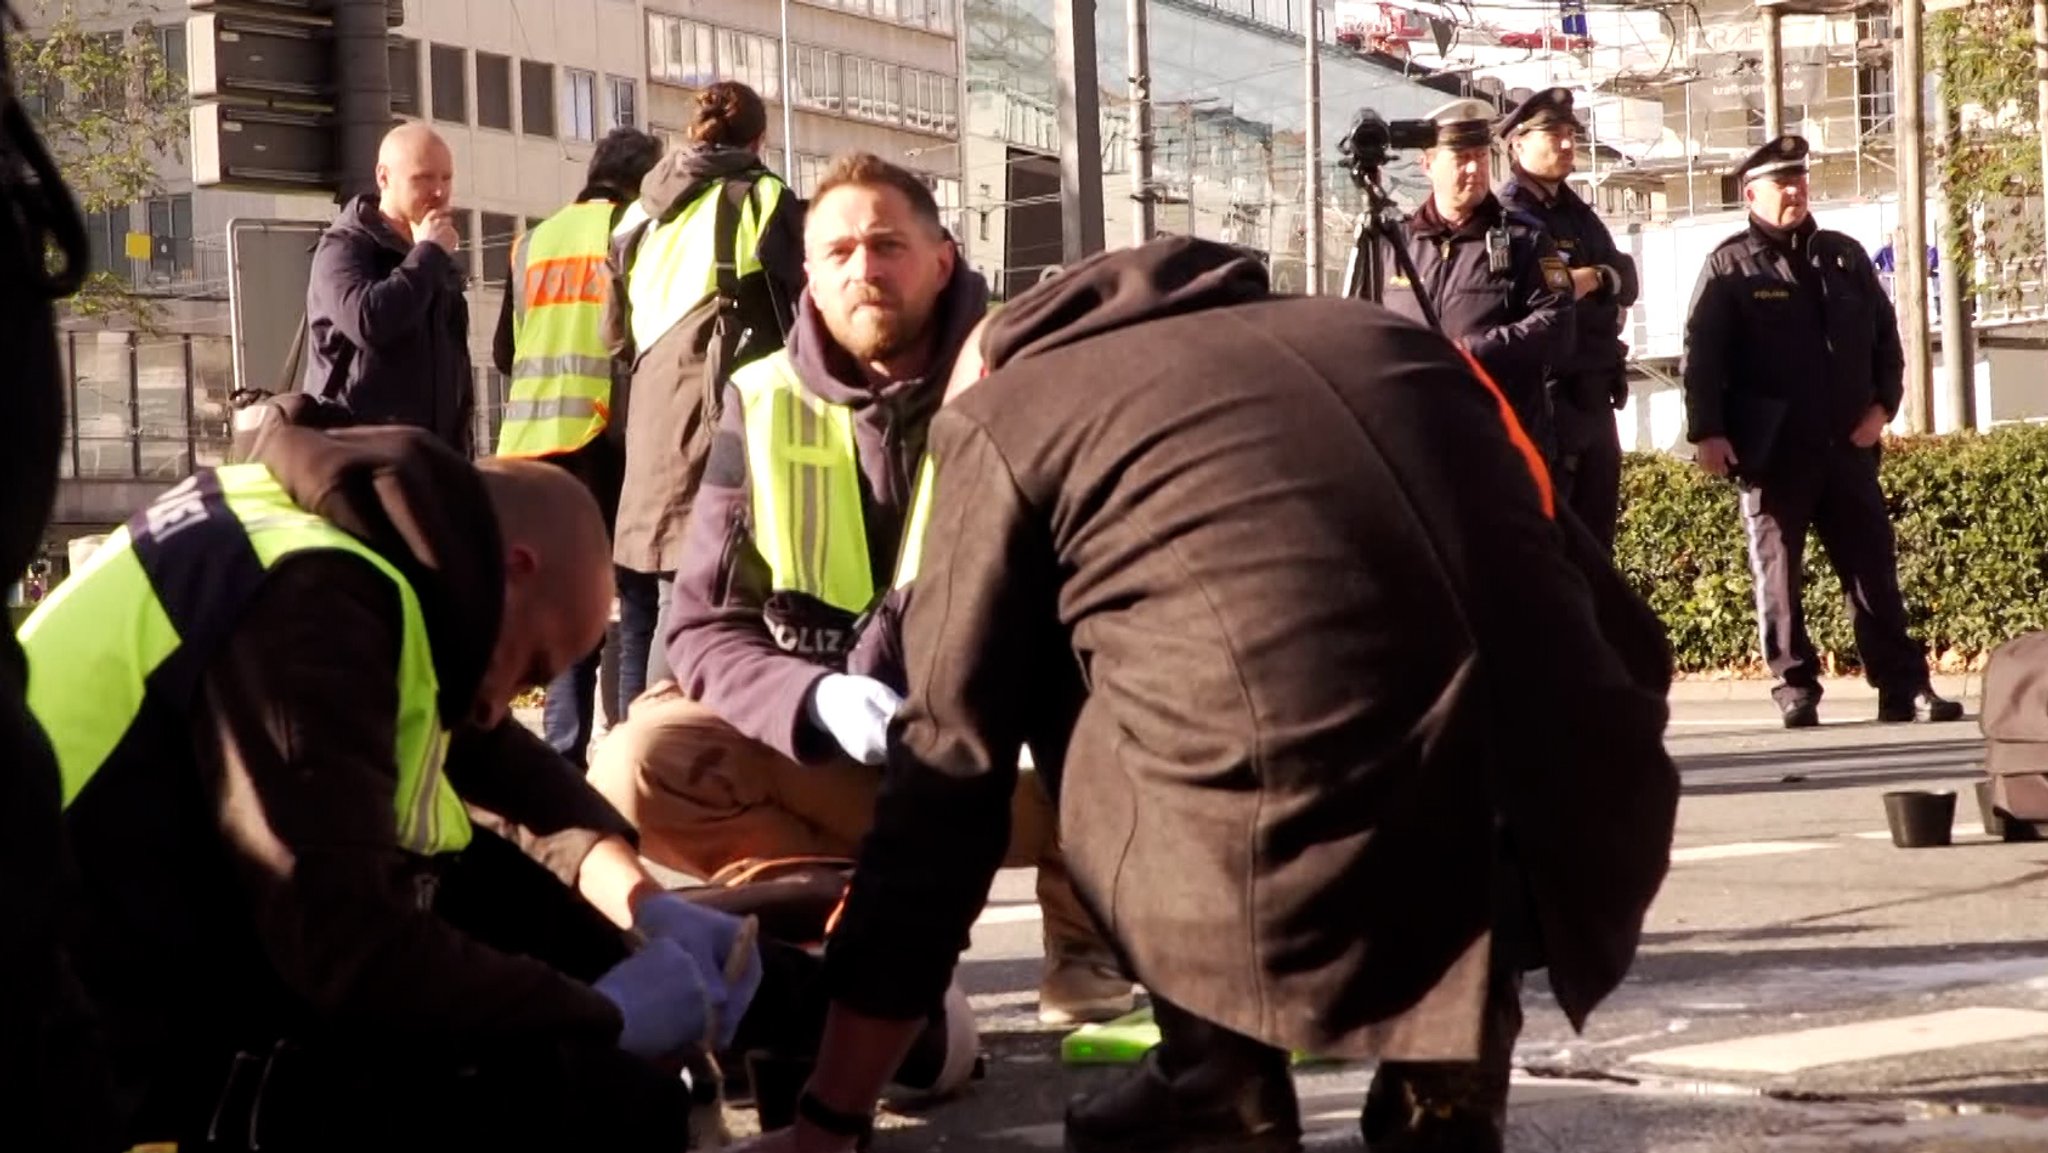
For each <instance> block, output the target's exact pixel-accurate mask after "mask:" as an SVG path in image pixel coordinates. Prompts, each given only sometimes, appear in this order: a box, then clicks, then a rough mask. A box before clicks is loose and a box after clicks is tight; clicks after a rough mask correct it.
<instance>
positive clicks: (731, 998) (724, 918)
mask: <svg viewBox="0 0 2048 1153" xmlns="http://www.w3.org/2000/svg"><path fill="white" fill-rule="evenodd" d="M741 924H742V922H741V920H740V918H738V917H735V916H733V915H732V914H730V913H721V912H719V911H718V910H717V909H713V908H711V907H709V906H706V905H699V904H697V903H696V902H694V901H690V900H686V899H685V898H683V897H681V896H678V895H677V894H675V893H656V894H654V895H653V896H651V897H648V898H646V899H645V900H643V901H641V902H640V905H639V907H638V908H636V909H634V910H633V927H634V928H635V929H638V930H640V932H642V933H644V934H646V935H647V937H648V939H649V940H653V941H666V942H669V943H672V944H674V945H677V946H679V947H680V948H681V949H682V950H683V951H684V952H686V953H688V954H689V955H690V956H691V957H692V958H694V959H695V960H696V962H697V968H698V971H699V972H701V973H703V974H704V979H705V981H706V982H707V983H711V984H715V985H717V986H718V990H719V994H720V997H721V1000H722V1005H721V1007H720V1009H719V1014H718V1035H717V1037H716V1038H714V1040H715V1041H716V1042H717V1045H718V1048H720V1049H724V1048H726V1047H728V1046H730V1045H731V1044H732V1038H733V1034H734V1032H736V1031H737V1030H738V1029H739V1025H740V1018H742V1017H744V1016H746V1015H747V1006H749V1005H751V1004H753V1002H754V994H755V993H756V992H758V991H759V990H760V988H761V951H760V949H759V948H757V947H756V946H755V945H754V943H753V941H752V940H748V941H745V942H741V941H740V940H739V936H740V926H741ZM736 948H737V949H739V950H740V951H741V956H740V957H738V958H737V959H735V958H734V957H733V953H734V951H735V949H736ZM735 972H737V973H738V974H739V976H738V978H737V979H736V980H733V981H730V982H728V981H727V980H726V975H727V974H729V973H735Z"/></svg>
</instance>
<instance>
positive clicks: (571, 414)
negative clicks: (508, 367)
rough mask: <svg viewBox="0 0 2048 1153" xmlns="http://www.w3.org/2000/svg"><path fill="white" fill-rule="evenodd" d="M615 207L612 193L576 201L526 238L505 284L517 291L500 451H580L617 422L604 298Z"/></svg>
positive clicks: (531, 454)
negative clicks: (613, 418) (609, 197)
mask: <svg viewBox="0 0 2048 1153" xmlns="http://www.w3.org/2000/svg"><path fill="white" fill-rule="evenodd" d="M612 209H613V205H612V203H611V202H610V201H606V200H592V201H587V202H585V203H582V204H571V205H570V206H568V207H567V208H564V209H562V210H561V211H560V212H557V213H555V214H554V215H553V216H550V217H548V218H547V219H546V220H544V221H542V222H541V223H540V226H539V227H538V228H535V229H534V230H533V232H532V233H530V234H528V235H527V236H525V237H522V238H521V241H520V243H519V245H518V247H517V251H516V253H515V255H514V258H513V261H512V277H511V279H510V280H509V281H507V282H506V285H505V291H507V292H512V293H517V296H516V297H515V299H514V305H513V337H512V347H513V354H512V390H511V395H510V398H509V399H508V400H507V401H506V403H505V422H504V424H503V426H502V427H501V428H500V429H499V432H498V455H499V456H524V457H535V456H552V455H556V454H559V453H567V452H574V451H575V450H577V449H579V448H582V447H583V446H584V445H586V444H589V443H590V442H591V441H593V440H595V439H597V436H598V434H599V433H601V432H603V431H604V428H605V425H606V424H608V423H610V421H611V403H612V358H611V353H610V352H609V351H608V350H607V349H606V348H605V343H604V307H605V299H606V297H607V296H609V295H610V284H611V277H610V274H609V273H608V272H607V271H606V268H605V257H606V255H607V254H608V253H609V251H610V249H611V240H612Z"/></svg>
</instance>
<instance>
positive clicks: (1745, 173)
mask: <svg viewBox="0 0 2048 1153" xmlns="http://www.w3.org/2000/svg"><path fill="white" fill-rule="evenodd" d="M1806 153H1807V144H1806V137H1804V136H1796V135H1789V134H1788V135H1785V136H1780V137H1778V138H1777V139H1776V140H1773V141H1771V142H1770V143H1768V144H1766V145H1764V146H1763V147H1762V148H1759V149H1757V150H1756V151H1755V152H1752V153H1750V154H1749V155H1748V157H1746V158H1744V160H1743V161H1742V163H1741V164H1738V165H1736V166H1735V179H1736V181H1737V182H1738V183H1741V184H1748V183H1749V182H1750V181H1752V180H1759V179H1761V178H1763V177H1766V176H1785V175H1788V174H1793V173H1801V174H1803V173H1804V172H1805V171H1806Z"/></svg>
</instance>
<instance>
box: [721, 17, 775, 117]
mask: <svg viewBox="0 0 2048 1153" xmlns="http://www.w3.org/2000/svg"><path fill="white" fill-rule="evenodd" d="M777 52H778V48H777V44H776V42H775V41H773V40H770V39H768V38H767V37H766V36H756V35H754V34H752V33H750V32H735V31H733V30H731V29H729V28H720V29H718V59H717V66H718V75H719V78H720V79H722V80H737V81H739V82H740V83H742V84H744V85H746V86H747V87H749V88H751V89H753V90H754V91H756V92H758V93H760V94H761V99H763V100H779V99H781V98H782V62H781V60H779V59H778V58H777Z"/></svg>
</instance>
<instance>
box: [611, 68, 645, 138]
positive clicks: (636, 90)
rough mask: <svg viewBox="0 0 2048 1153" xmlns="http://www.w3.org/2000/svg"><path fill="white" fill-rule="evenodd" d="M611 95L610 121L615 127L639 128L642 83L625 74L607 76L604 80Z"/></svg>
mask: <svg viewBox="0 0 2048 1153" xmlns="http://www.w3.org/2000/svg"><path fill="white" fill-rule="evenodd" d="M604 84H605V87H606V88H607V89H608V90H609V95H610V97H611V113H612V118H611V120H610V121H609V122H608V123H609V125H610V126H611V127H613V128H638V127H639V126H640V85H639V84H638V83H637V82H635V81H633V80H629V79H627V78H626V77H624V76H607V77H605V81H604Z"/></svg>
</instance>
